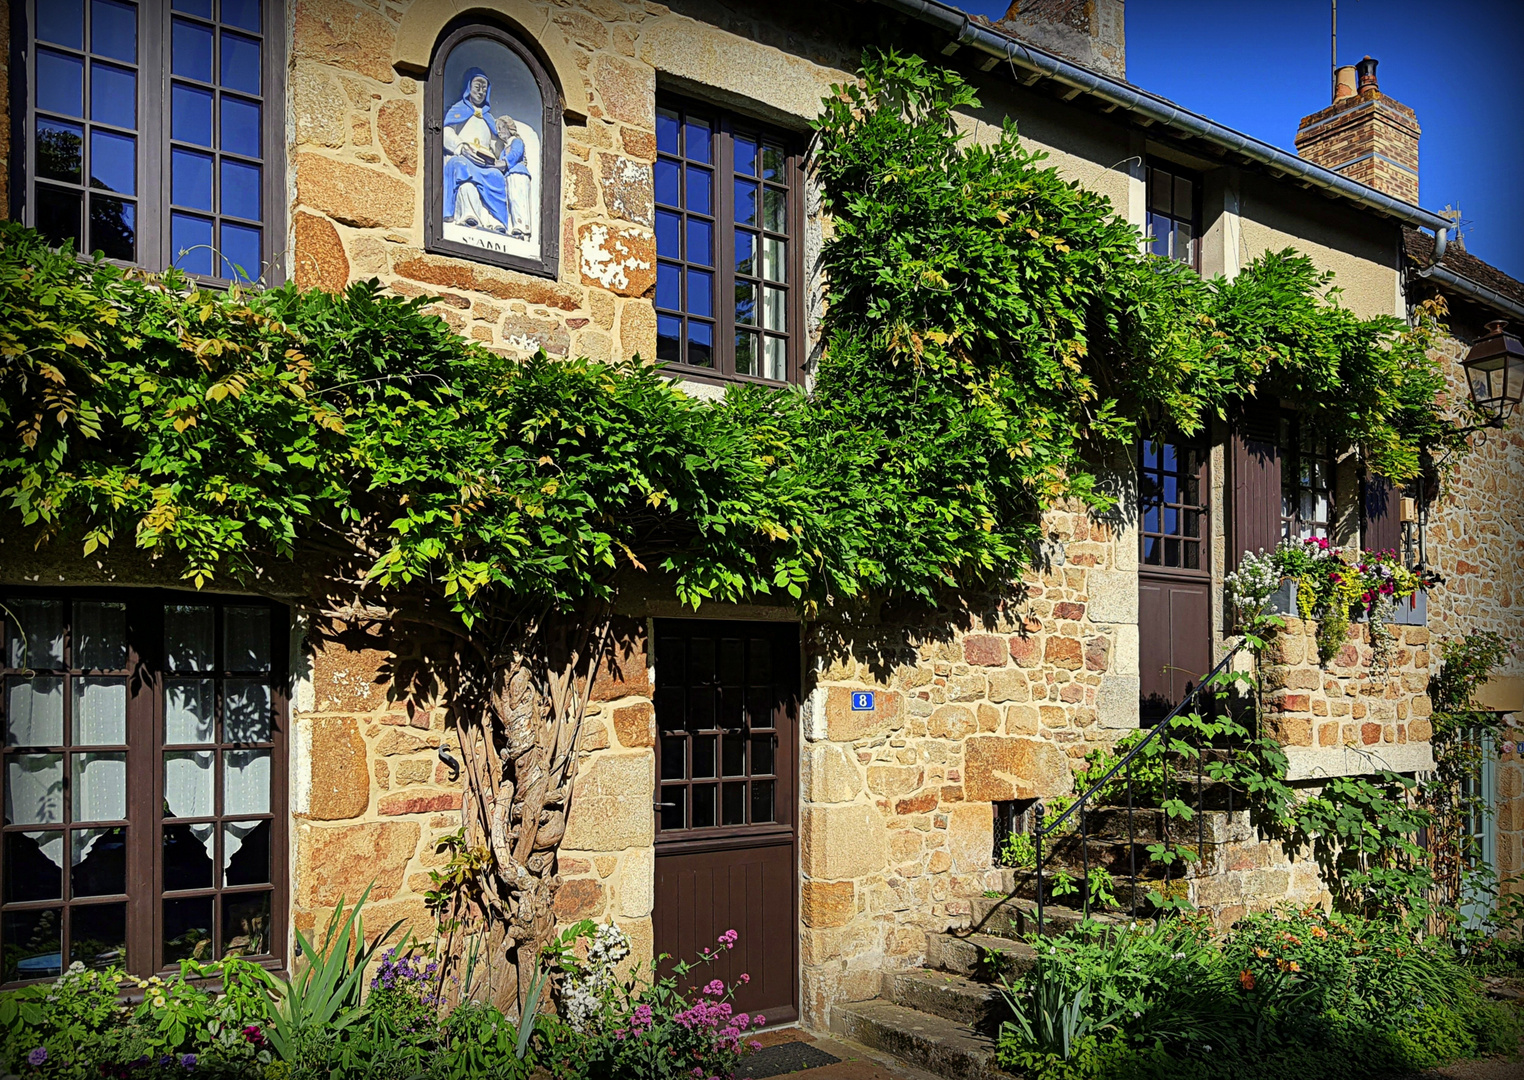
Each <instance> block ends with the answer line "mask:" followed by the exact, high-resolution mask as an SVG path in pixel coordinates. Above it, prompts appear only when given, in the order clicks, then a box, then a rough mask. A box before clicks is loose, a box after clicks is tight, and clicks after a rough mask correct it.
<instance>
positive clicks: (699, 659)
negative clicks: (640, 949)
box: [654, 619, 799, 1024]
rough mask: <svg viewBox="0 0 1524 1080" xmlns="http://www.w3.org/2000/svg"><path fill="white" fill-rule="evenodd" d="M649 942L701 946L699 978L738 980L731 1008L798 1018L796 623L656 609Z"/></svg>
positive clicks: (688, 948) (679, 952) (679, 955)
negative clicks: (704, 957) (726, 938)
mask: <svg viewBox="0 0 1524 1080" xmlns="http://www.w3.org/2000/svg"><path fill="white" fill-rule="evenodd" d="M655 646H656V648H655V664H654V666H655V669H656V690H655V694H656V697H655V703H656V725H657V730H658V732H659V733H660V738H659V740H658V746H657V768H658V777H659V783H658V786H657V797H656V806H655V807H654V810H655V815H656V897H655V899H656V907H655V912H654V923H655V927H654V930H655V938H656V942H655V944H656V952H657V953H658V954H662V953H666V954H668V956H669V957H671V958H672V959H669V960H668V961H666V963H665V967H664V969H663V973H664V974H670V973H671V968H672V964H673V962H674V961H675V960H687V961H689V962H692V961H694V960H695V959H697V957H698V954H699V951H700V950H701V949H708V950H714V949H716V948H717V947H718V946H717V944H716V942H717V939H718V938H719V937H720V935H722V934H724V933H725V932H726V931H727V930H734V931H736V933H737V935H738V937H737V940H736V942H735V945H734V947H733V948H732V949H729V950H725V949H721V953H722V955H721V956H720V958H719V959H718V960H717V961H716V962H715V964H714V965H712V966H709V967H706V969H705V971H704V981H705V982H708V981H709V980H710V979H714V978H718V979H724V980H725V981H726V983H728V984H729V983H735V982H736V981H737V980H738V979H739V978H740V976H741V975H742V974H743V973H744V974H746V975H748V976H749V981H748V982H747V983H746V984H745V985H743V986H741V987H740V988H739V989H738V990H737V992H736V997H735V1008H736V1010H737V1011H738V1012H748V1013H751V1014H752V1015H756V1014H757V1013H762V1014H763V1015H764V1016H766V1017H767V1020H768V1023H769V1024H772V1023H782V1022H787V1021H790V1020H794V1019H797V1018H798V1015H799V1008H798V989H797V979H796V972H797V970H798V923H797V904H796V901H797V897H798V889H799V885H798V881H799V879H798V873H797V870H796V845H795V824H796V810H795V807H796V805H797V799H798V788H797V783H796V777H797V771H796V768H795V762H796V760H797V754H798V746H797V730H798V724H799V632H798V628H797V627H795V626H790V625H779V624H773V623H745V622H707V621H701V620H697V619H692V620H688V619H670V620H657V622H656V635H655Z"/></svg>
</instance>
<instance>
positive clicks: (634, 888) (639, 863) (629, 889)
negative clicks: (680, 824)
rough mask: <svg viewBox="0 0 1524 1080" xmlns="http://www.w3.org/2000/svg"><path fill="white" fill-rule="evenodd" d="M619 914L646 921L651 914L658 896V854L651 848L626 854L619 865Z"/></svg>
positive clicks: (637, 849) (627, 917) (638, 849)
mask: <svg viewBox="0 0 1524 1080" xmlns="http://www.w3.org/2000/svg"><path fill="white" fill-rule="evenodd" d="M618 883H619V914H620V915H621V916H623V917H624V918H626V919H644V918H646V917H647V916H649V915H650V914H651V911H652V908H653V907H654V906H655V896H656V892H655V890H656V853H655V851H653V850H652V849H651V848H635V849H633V850H632V851H628V852H626V853H625V856H624V859H623V860H622V861H621V862H620V865H619V877H618Z"/></svg>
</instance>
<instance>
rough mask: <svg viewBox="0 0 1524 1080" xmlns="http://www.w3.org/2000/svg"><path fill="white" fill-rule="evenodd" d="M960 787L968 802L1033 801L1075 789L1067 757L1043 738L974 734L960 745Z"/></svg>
mask: <svg viewBox="0 0 1524 1080" xmlns="http://www.w3.org/2000/svg"><path fill="white" fill-rule="evenodd" d="M963 762H964V766H963V771H964V775H963V785H964V791H965V794H966V797H967V798H968V799H969V800H970V801H971V802H976V803H977V802H997V801H1002V800H1006V799H1034V798H1044V797H1047V796H1051V795H1066V794H1068V793H1069V792H1071V791H1073V790H1074V776H1073V773H1071V772H1070V770H1069V756H1068V755H1067V754H1065V753H1064V751H1063V750H1062V749H1061V748H1060V747H1058V746H1057V745H1056V744H1054V743H1052V742H1049V741H1048V740H1046V739H1024V738H1017V737H1011V736H1003V735H977V736H974V737H973V738H970V739H969V740H967V741H966V742H965V743H964V744H963Z"/></svg>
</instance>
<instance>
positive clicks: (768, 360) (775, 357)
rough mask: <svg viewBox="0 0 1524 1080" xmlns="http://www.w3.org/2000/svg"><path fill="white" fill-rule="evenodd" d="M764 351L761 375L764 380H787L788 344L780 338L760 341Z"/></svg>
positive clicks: (766, 338) (767, 338)
mask: <svg viewBox="0 0 1524 1080" xmlns="http://www.w3.org/2000/svg"><path fill="white" fill-rule="evenodd" d="M762 344H763V349H764V350H765V351H766V356H765V358H764V364H763V370H762V374H763V376H765V377H766V378H769V379H776V380H777V381H778V382H785V381H787V379H788V344H787V342H785V341H784V340H783V339H782V338H780V337H765V338H763V339H762Z"/></svg>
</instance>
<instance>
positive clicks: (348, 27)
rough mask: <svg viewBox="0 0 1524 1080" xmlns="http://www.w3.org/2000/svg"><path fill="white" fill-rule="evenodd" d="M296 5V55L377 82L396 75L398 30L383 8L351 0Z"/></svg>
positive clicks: (310, 0)
mask: <svg viewBox="0 0 1524 1080" xmlns="http://www.w3.org/2000/svg"><path fill="white" fill-rule="evenodd" d="M292 8H293V10H294V15H295V20H296V22H295V28H294V29H295V33H294V34H293V35H292V39H291V45H292V53H293V55H294V56H295V57H296V59H298V60H311V61H315V62H316V63H319V64H325V65H328V66H330V67H339V68H347V69H348V70H350V71H353V72H356V73H358V74H360V75H364V76H365V77H366V78H370V79H375V80H376V81H377V82H383V83H389V82H391V81H392V79H393V78H394V77H395V73H394V72H393V71H392V48H393V46H394V44H395V42H396V38H397V30H396V26H395V24H394V23H392V21H391V20H390V19H387V18H386V17H385V16H384V15H382V14H381V13H380V12H379V11H375V10H372V9H371V8H368V7H364V6H361V5H358V4H352V3H349V2H348V0H302V3H300V4H294V5H292ZM330 107H332V106H331V104H330Z"/></svg>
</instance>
